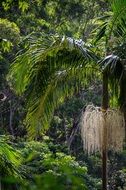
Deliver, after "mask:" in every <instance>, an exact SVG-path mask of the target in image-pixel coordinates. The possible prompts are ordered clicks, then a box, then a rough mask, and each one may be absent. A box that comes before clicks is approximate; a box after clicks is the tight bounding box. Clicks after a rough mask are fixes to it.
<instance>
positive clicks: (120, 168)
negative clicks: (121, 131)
mask: <svg viewBox="0 0 126 190" xmlns="http://www.w3.org/2000/svg"><path fill="white" fill-rule="evenodd" d="M125 9H126V1H125V0H120V1H118V0H112V1H108V0H55V1H54V0H17V1H13V0H1V2H0V80H1V83H0V91H2V92H3V93H4V94H5V95H6V97H7V98H6V99H5V101H3V102H2V101H0V103H1V105H0V108H1V111H0V126H1V128H0V134H1V136H0V144H1V145H0V189H2V190H11V189H12V190H17V189H19V190H38V189H40V190H41V189H42V190H53V189H54V190H56V189H57V190H59V189H61V190H68V189H69V190H81V189H82V190H101V183H102V182H101V175H102V174H101V164H102V163H101V155H99V153H97V154H96V155H91V156H88V155H87V154H86V153H85V152H83V147H82V142H81V135H80V128H79V120H80V116H81V112H82V110H84V109H85V106H86V105H88V104H95V105H97V106H100V105H101V96H102V87H101V85H102V80H101V79H102V77H101V73H102V72H107V74H108V76H109V90H110V106H116V107H120V108H121V109H122V110H123V112H124V113H126V90H125V89H126V88H125V84H126V83H125V81H126V71H125V57H126V52H125V49H126V43H125V36H126V21H125V19H126V14H125ZM106 55H108V56H107V57H106ZM108 175H109V181H108V185H109V187H108V188H109V190H123V189H124V190H125V188H126V149H125V147H124V151H123V152H122V153H116V154H115V153H113V152H109V154H108Z"/></svg>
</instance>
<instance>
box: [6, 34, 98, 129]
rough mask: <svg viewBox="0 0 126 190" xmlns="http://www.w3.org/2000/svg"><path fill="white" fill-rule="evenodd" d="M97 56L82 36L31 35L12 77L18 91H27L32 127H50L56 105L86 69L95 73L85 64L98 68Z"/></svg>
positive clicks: (19, 56)
mask: <svg viewBox="0 0 126 190" xmlns="http://www.w3.org/2000/svg"><path fill="white" fill-rule="evenodd" d="M97 60H98V57H97V56H96V55H95V54H94V53H93V52H92V50H91V48H89V47H87V45H86V44H85V43H84V42H83V41H82V40H74V39H72V38H67V37H63V38H61V37H59V36H53V35H45V34H42V35H41V37H40V38H39V39H37V41H36V38H35V39H34V38H31V37H30V39H29V46H28V47H27V48H26V51H25V52H20V53H19V55H18V56H17V58H16V59H15V61H14V63H13V64H12V66H11V70H10V74H9V80H11V81H12V82H11V84H12V86H13V87H14V88H15V89H16V91H17V92H18V94H22V93H23V92H26V94H27V97H28V104H27V106H28V114H27V118H26V121H27V123H28V124H29V126H31V127H30V128H32V129H34V130H33V131H40V129H42V128H47V126H48V124H49V122H50V119H51V116H52V113H53V111H54V109H55V108H56V106H58V105H59V103H61V102H62V101H63V100H64V98H65V97H66V96H70V95H72V94H73V93H74V92H75V91H77V89H79V86H80V84H82V77H83V76H84V73H85V75H86V76H89V75H90V76H91V75H92V72H90V73H87V74H86V71H87V69H86V67H88V64H89V62H90V67H88V71H89V70H92V68H93V67H94V68H97V66H98V65H97V64H96V62H97ZM95 73H96V72H95ZM83 78H84V77H83ZM88 78H89V77H87V78H85V80H83V81H85V84H86V83H87V82H88V80H86V79H88ZM30 128H29V129H30ZM37 129H38V130H37Z"/></svg>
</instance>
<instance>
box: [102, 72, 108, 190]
mask: <svg viewBox="0 0 126 190" xmlns="http://www.w3.org/2000/svg"><path fill="white" fill-rule="evenodd" d="M108 102H109V100H108V76H107V73H106V72H104V73H103V90H102V111H103V117H104V118H103V119H104V122H103V145H102V190H107V143H108V140H107V136H108V135H107V122H106V111H107V109H108Z"/></svg>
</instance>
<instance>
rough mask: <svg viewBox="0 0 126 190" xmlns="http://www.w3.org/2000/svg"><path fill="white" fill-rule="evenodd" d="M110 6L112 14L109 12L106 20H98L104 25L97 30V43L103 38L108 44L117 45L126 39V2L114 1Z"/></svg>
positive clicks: (122, 0) (121, 0)
mask: <svg viewBox="0 0 126 190" xmlns="http://www.w3.org/2000/svg"><path fill="white" fill-rule="evenodd" d="M110 4H111V11H112V12H107V13H106V16H105V17H104V18H103V17H102V18H98V19H100V20H101V21H102V22H101V23H102V24H101V25H100V26H98V28H97V29H96V30H97V34H96V37H95V43H96V42H98V41H99V40H101V38H103V37H105V38H106V43H108V42H109V41H110V43H117V42H120V41H122V40H124V38H125V37H126V22H125V20H126V1H125V0H120V1H118V0H112V1H111V3H110ZM115 38H116V40H115Z"/></svg>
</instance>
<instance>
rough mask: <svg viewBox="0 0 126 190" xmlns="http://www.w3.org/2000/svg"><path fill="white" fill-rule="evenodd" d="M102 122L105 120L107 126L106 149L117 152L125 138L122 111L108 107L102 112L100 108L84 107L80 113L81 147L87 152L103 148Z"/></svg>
mask: <svg viewBox="0 0 126 190" xmlns="http://www.w3.org/2000/svg"><path fill="white" fill-rule="evenodd" d="M104 114H105V115H104ZM105 118H106V121H105ZM103 122H106V127H107V146H108V150H114V151H115V152H119V151H121V150H122V148H123V143H124V139H125V120H124V115H123V113H122V112H121V111H120V110H117V109H108V110H107V111H106V112H103V111H102V110H101V108H99V107H94V106H92V105H89V106H87V107H86V110H85V112H84V113H82V117H81V122H80V126H81V136H82V140H83V148H84V150H85V151H87V153H88V154H91V153H94V152H97V151H100V152H101V151H102V149H103V146H104V143H103V133H104V130H103V126H104V124H103Z"/></svg>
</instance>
